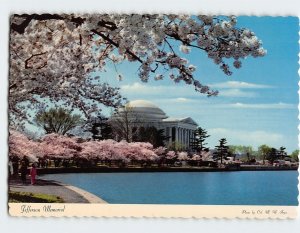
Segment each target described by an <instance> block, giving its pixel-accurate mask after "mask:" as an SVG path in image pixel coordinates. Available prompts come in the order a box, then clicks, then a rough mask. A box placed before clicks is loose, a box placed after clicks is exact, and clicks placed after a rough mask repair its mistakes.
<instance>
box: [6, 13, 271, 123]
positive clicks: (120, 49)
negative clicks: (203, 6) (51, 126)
mask: <svg viewBox="0 0 300 233" xmlns="http://www.w3.org/2000/svg"><path fill="white" fill-rule="evenodd" d="M10 29H11V30H10V45H9V46H10V71H9V73H10V79H9V110H10V124H16V123H17V122H20V121H22V120H26V119H28V118H30V112H32V111H27V110H28V109H29V108H31V109H33V110H37V109H40V108H43V107H45V105H47V103H49V100H50V101H51V102H52V103H58V102H59V104H60V105H61V104H62V103H63V104H64V105H66V106H68V107H70V108H77V109H79V110H80V111H81V112H82V113H83V114H85V115H86V116H89V115H90V114H92V113H93V112H99V108H101V106H102V105H105V106H111V107H118V106H120V105H122V103H123V98H122V96H121V95H120V93H119V89H118V88H113V87H111V86H109V85H108V84H107V83H104V82H102V81H101V79H100V77H99V76H94V75H91V74H92V72H95V71H100V72H104V71H105V69H106V66H107V64H109V63H111V64H113V65H115V64H117V63H120V62H124V61H129V62H136V63H137V64H139V68H138V76H139V78H140V80H141V81H143V82H147V81H148V80H149V79H155V80H161V79H163V78H165V76H168V78H170V79H171V80H173V81H175V82H184V83H186V84H188V85H192V86H193V87H194V88H195V90H196V91H198V92H200V93H203V94H206V95H208V96H212V95H217V93H218V92H217V91H215V90H211V89H210V88H209V87H208V86H206V85H205V84H203V83H201V82H200V81H199V80H198V79H197V77H195V71H196V66H195V65H194V64H191V63H190V62H189V61H188V60H187V59H186V58H185V54H187V53H190V51H191V50H198V51H202V52H204V53H206V54H207V56H208V58H209V59H212V60H213V61H214V63H215V64H216V65H217V66H218V67H219V68H220V69H221V70H222V71H223V72H224V73H225V74H226V75H231V73H232V69H234V68H237V69H238V68H240V67H241V61H242V60H243V59H244V58H246V57H249V56H252V57H259V56H264V55H265V50H264V49H263V48H262V43H261V41H260V40H259V39H258V38H257V37H256V36H255V34H254V32H252V31H250V30H249V29H245V28H238V27H237V26H236V17H234V16H229V17H217V16H205V15H197V16H190V15H174V14H152V15H151V14H143V15H140V14H130V15H127V14H40V15H39V14H31V15H29V14H22V15H17V14H15V15H12V16H11V21H10ZM228 62H230V63H231V62H232V64H229V63H228ZM163 70H169V73H167V74H163V73H165V72H162V71H163ZM116 76H117V78H118V79H122V74H120V73H119V72H118V71H117V73H116Z"/></svg>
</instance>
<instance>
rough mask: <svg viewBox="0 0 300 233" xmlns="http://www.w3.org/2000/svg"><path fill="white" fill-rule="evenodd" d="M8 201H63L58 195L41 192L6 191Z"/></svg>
mask: <svg viewBox="0 0 300 233" xmlns="http://www.w3.org/2000/svg"><path fill="white" fill-rule="evenodd" d="M8 202H11V203H19V202H21V203H23V202H24V203H63V202H64V200H63V199H62V198H60V197H58V196H54V195H48V194H43V193H30V192H14V191H10V192H9V193H8Z"/></svg>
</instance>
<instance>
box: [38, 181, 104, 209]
mask: <svg viewBox="0 0 300 233" xmlns="http://www.w3.org/2000/svg"><path fill="white" fill-rule="evenodd" d="M39 180H42V181H44V182H49V183H53V184H57V185H59V186H63V187H64V188H67V189H69V190H72V191H74V192H76V193H77V194H79V195H80V196H82V197H83V198H85V199H86V200H87V201H88V202H89V203H92V204H108V202H106V201H104V200H103V199H102V198H101V197H98V196H96V195H95V194H92V193H90V192H88V191H86V190H84V189H81V188H79V187H77V186H73V185H70V184H64V183H61V182H59V181H56V180H55V181H52V180H51V181H49V180H44V179H39Z"/></svg>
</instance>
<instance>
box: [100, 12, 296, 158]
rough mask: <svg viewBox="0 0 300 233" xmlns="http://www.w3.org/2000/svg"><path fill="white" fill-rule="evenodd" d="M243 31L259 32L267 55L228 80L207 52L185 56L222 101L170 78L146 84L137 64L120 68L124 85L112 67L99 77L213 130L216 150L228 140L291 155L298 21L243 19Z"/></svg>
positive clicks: (132, 96) (212, 142) (245, 62)
mask: <svg viewBox="0 0 300 233" xmlns="http://www.w3.org/2000/svg"><path fill="white" fill-rule="evenodd" d="M238 26H239V27H242V28H244V27H245V28H249V29H251V30H252V31H254V32H255V34H256V35H257V36H258V38H259V39H261V40H262V41H263V47H264V48H265V49H266V50H267V55H266V56H265V57H263V58H256V59H254V58H252V57H249V58H247V59H245V60H243V64H242V68H241V69H238V70H236V69H235V70H233V71H234V73H233V75H232V76H226V75H224V74H223V72H222V71H221V70H220V69H219V68H218V66H216V65H215V64H214V63H213V62H212V61H211V60H210V59H208V58H207V56H206V54H205V53H204V52H202V51H198V50H192V52H191V53H190V54H189V55H183V56H184V57H186V58H187V59H188V60H189V61H190V62H191V63H192V64H194V65H196V66H197V72H196V76H197V78H198V79H199V80H200V81H202V83H204V84H209V85H210V86H211V87H213V88H214V89H217V90H219V91H220V94H219V96H218V97H211V98H207V97H206V96H203V95H201V94H199V93H196V92H195V91H194V89H193V87H192V86H187V85H184V84H183V83H179V84H175V83H173V82H172V81H171V80H169V79H168V78H166V79H165V80H161V81H154V80H149V82H148V83H142V82H141V81H140V80H139V78H138V75H137V65H136V64H134V63H123V64H120V65H118V66H117V70H118V72H119V73H121V74H122V75H124V80H123V81H120V82H119V81H117V80H116V78H115V77H116V75H117V74H116V71H115V70H114V68H113V67H112V66H108V68H107V72H105V73H100V76H101V78H102V80H103V81H106V82H109V83H111V84H112V85H113V86H119V87H121V92H122V94H123V95H124V96H125V97H127V98H128V99H129V100H135V99H145V100H150V101H152V102H153V103H155V104H156V105H158V106H159V107H160V108H162V109H163V110H164V111H165V112H166V113H167V115H169V116H173V117H184V116H190V117H192V118H193V119H194V120H195V121H196V122H198V124H199V125H200V126H201V127H203V128H205V129H207V130H208V132H209V134H210V135H211V137H210V138H209V139H208V143H209V146H211V147H214V145H216V144H217V142H218V140H219V139H220V138H222V137H226V138H227V141H228V143H229V144H232V145H234V144H242V145H251V146H254V147H257V146H259V145H261V144H268V145H270V146H273V147H280V146H285V147H286V148H287V151H288V152H291V151H293V150H295V149H297V148H298V146H297V145H298V139H297V137H298V129H297V127H298V120H297V117H298V107H297V106H298V93H297V92H298V73H297V72H298V48H299V47H298V28H299V22H298V18H296V17H238ZM104 112H107V113H108V112H109V110H106V111H104Z"/></svg>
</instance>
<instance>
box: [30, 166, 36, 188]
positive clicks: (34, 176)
mask: <svg viewBox="0 0 300 233" xmlns="http://www.w3.org/2000/svg"><path fill="white" fill-rule="evenodd" d="M30 176H31V184H32V185H34V184H35V178H36V166H35V163H33V164H32V165H31V169H30Z"/></svg>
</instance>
